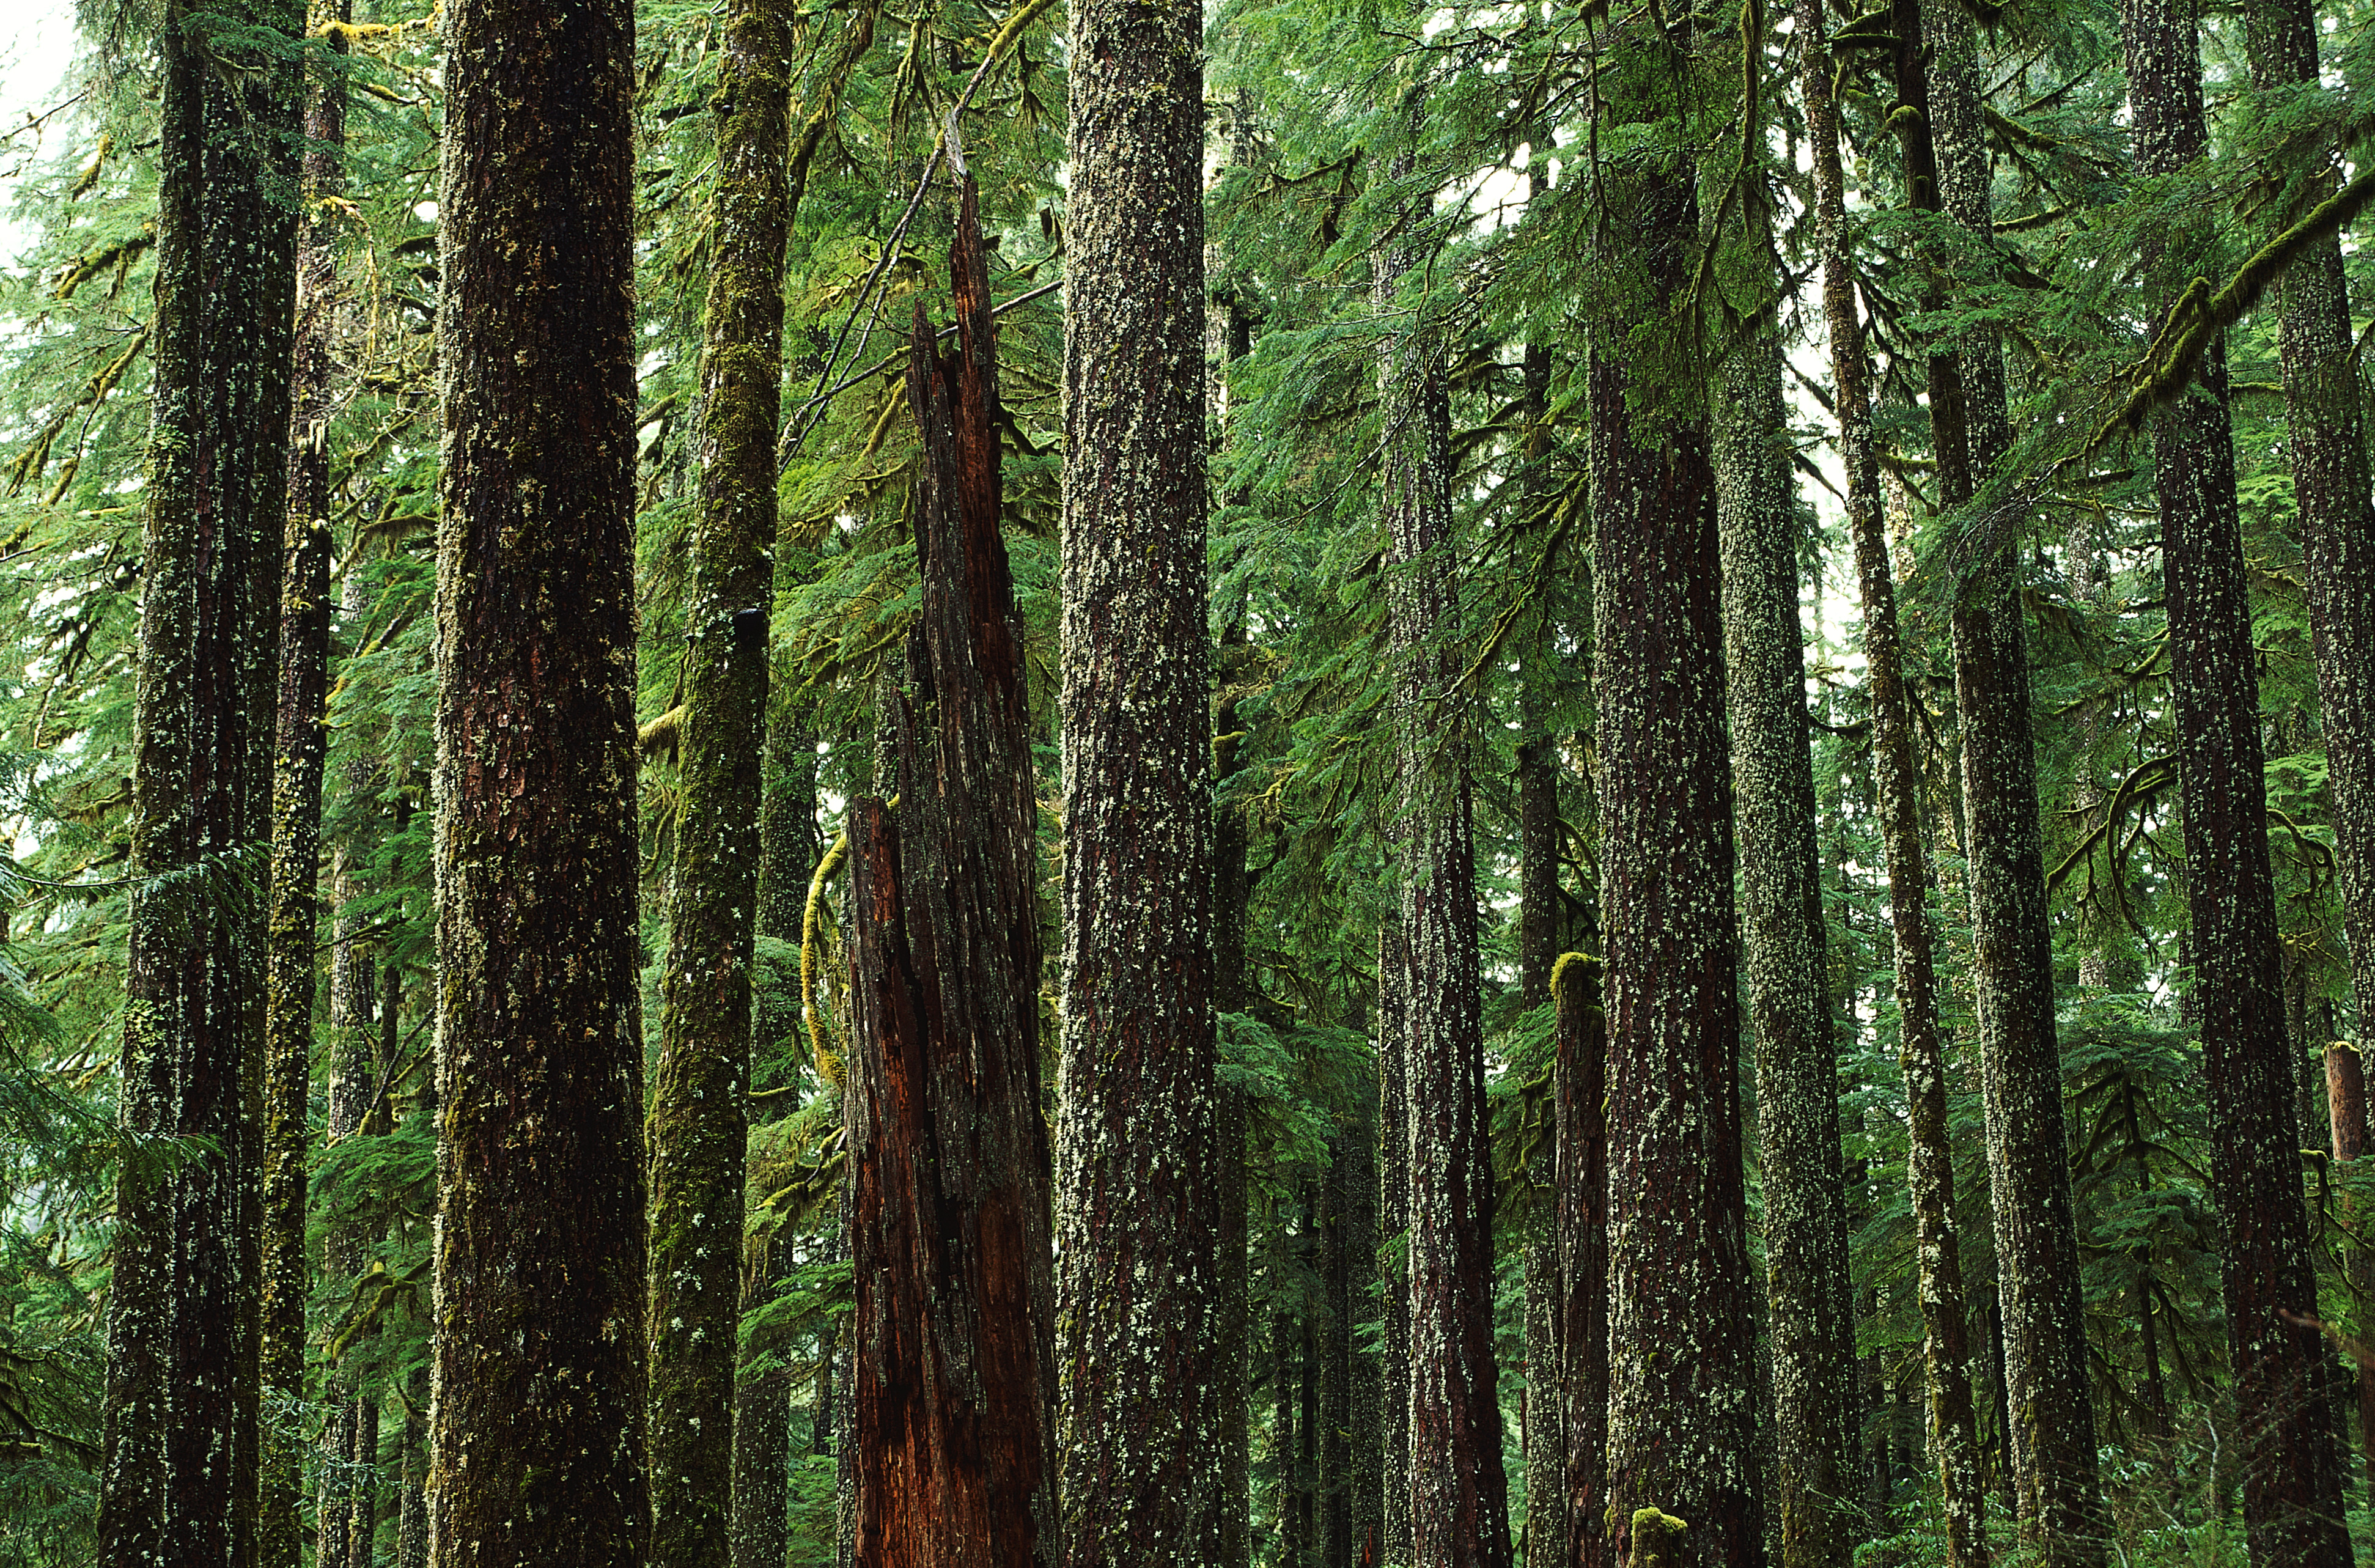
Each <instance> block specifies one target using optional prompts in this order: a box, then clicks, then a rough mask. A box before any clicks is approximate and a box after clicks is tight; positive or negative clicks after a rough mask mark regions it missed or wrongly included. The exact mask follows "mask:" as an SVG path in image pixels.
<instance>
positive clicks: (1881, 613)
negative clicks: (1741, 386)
mask: <svg viewBox="0 0 2375 1568" xmlns="http://www.w3.org/2000/svg"><path fill="white" fill-rule="evenodd" d="M1796 18H1797V28H1798V31H1799V34H1800V36H1801V37H1802V39H1803V40H1804V41H1805V49H1806V54H1805V65H1804V73H1803V77H1802V86H1803V90H1804V97H1805V102H1806V121H1807V128H1808V132H1809V139H1810V140H1812V142H1813V143H1814V189H1815V198H1814V221H1815V229H1816V233H1817V244H1818V245H1819V247H1820V249H1821V253H1822V268H1823V311H1824V316H1825V320H1826V324H1827V325H1828V328H1829V333H1830V342H1831V374H1832V385H1833V389H1834V404H1835V406H1836V408H1837V416H1838V421H1839V457H1840V466H1842V467H1843V468H1844V469H1845V470H1846V476H1845V477H1846V480H1847V515H1848V527H1849V533H1850V535H1851V536H1853V542H1854V547H1855V557H1856V574H1857V580H1858V584H1859V587H1860V591H1861V603H1862V608H1863V653H1864V667H1865V692H1866V696H1867V700H1868V701H1870V703H1871V705H1872V732H1873V783H1874V795H1875V796H1876V802H1877V806H1878V808H1879V817H1880V829H1881V841H1882V850H1883V855H1884V857H1885V860H1886V863H1887V870H1888V905H1889V938H1890V956H1891V961H1892V965H1893V968H1894V971H1895V974H1896V1019H1897V1065H1898V1067H1899V1068H1900V1070H1901V1072H1902V1074H1903V1077H1904V1080H1905V1104H1906V1128H1907V1150H1906V1183H1907V1188H1908V1196H1909V1197H1910V1200H1911V1207H1912V1209H1913V1222H1914V1254H1915V1259H1916V1267H1917V1277H1916V1279H1915V1284H1914V1290H1915V1294H1916V1297H1917V1299H1918V1300H1919V1302H1920V1307H1921V1321H1922V1329H1923V1334H1922V1366H1923V1373H1924V1375H1923V1383H1924V1385H1925V1388H1926V1392H1927V1398H1928V1407H1929V1421H1930V1447H1931V1455H1932V1462H1933V1466H1934V1468H1935V1469H1936V1472H1937V1475H1938V1486H1939V1494H1940V1503H1941V1508H1942V1511H1943V1514H1944V1518H1945V1521H1946V1553H1947V1562H1948V1564H1949V1568H1986V1564H1987V1562H1988V1554H1987V1491H1986V1482H1985V1480H1984V1477H1983V1476H1982V1474H1981V1469H1980V1462H1979V1418H1978V1415H1977V1413H1976V1410H1975V1408H1974V1406H1973V1403H1972V1397H1971V1372H1970V1326H1969V1315H1968V1311H1967V1307H1966V1305H1965V1297H1964V1288H1963V1262H1962V1241H1961V1237H1960V1236H1959V1234H1958V1233H1957V1232H1956V1224H1955V1164H1954V1149H1953V1146H1952V1144H1951V1142H1950V1141H1949V1138H1948V1132H1947V1122H1946V1063H1945V1053H1944V1045H1943V1043H1942V1037H1941V1035H1940V1032H1939V1026H1938V984H1937V969H1936V964H1937V937H1936V933H1935V932H1934V930H1933V929H1932V926H1931V924H1930V884H1929V867H1928V863H1927V860H1926V859H1925V856H1924V853H1923V848H1922V838H1921V795H1920V788H1921V779H1920V766H1919V763H1918V762H1917V760H1916V753H1915V742H1914V734H1913V714H1912V706H1911V699H1910V697H1909V696H1908V693H1907V691H1906V689H1905V660H1904V649H1903V645H1902V643H1901V642H1900V641H1899V638H1898V633H1897V624H1896V584H1895V582H1894V580H1893V578H1892V576H1891V573H1890V570H1889V560H1888V526H1887V517H1886V514H1885V509H1884V504H1883V496H1882V491H1881V478H1880V461H1879V448H1878V446H1877V444H1876V443H1875V442H1874V439H1873V410H1872V383H1871V370H1870V361H1869V360H1868V359H1867V358H1866V354H1865V348H1864V337H1863V327H1862V324H1861V322H1860V321H1859V320H1858V319H1857V315H1856V302H1855V277H1854V273H1853V270H1852V267H1851V265H1850V261H1849V232H1848V217H1847V182H1846V178H1845V172H1844V170H1843V169H1842V167H1841V162H1840V156H1839V117H1838V106H1837V103H1836V102H1835V101H1834V100H1833V98H1832V96H1831V73H1832V70H1833V63H1832V59H1831V55H1830V52H1829V51H1828V50H1827V49H1826V48H1825V47H1824V38H1825V30H1824V13H1823V9H1822V5H1821V0H1800V3H1799V5H1798V6H1797V7H1796Z"/></svg>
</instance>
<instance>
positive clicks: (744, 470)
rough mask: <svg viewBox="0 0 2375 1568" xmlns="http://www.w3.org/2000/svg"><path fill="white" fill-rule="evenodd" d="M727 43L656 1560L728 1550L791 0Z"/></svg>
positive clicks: (695, 591) (665, 1144)
mask: <svg viewBox="0 0 2375 1568" xmlns="http://www.w3.org/2000/svg"><path fill="white" fill-rule="evenodd" d="M722 43H723V49H722V51H721V53H720V54H719V58H718V67H717V69H718V84H717V89H716V91H715V93H713V94H712V95H711V97H710V106H711V108H712V109H713V110H714V111H715V113H716V115H717V175H716V184H715V189H714V192H713V195H712V198H711V203H710V213H711V223H710V242H709V256H710V274H709V298H708V302H707V308H706V310H705V311H704V312H703V321H702V348H701V431H700V437H699V440H700V452H701V509H700V512H699V513H698V514H697V516H696V518H695V521H694V525H693V530H692V593H691V602H690V603H689V604H688V605H687V607H686V611H685V632H686V637H685V659H684V689H685V694H684V723H683V726H682V729H681V731H680V733H679V743H678V768H679V796H680V799H681V801H682V808H681V814H680V816H679V821H678V824H677V831H676V865H675V875H674V878H673V882H672V887H671V894H672V896H671V898H670V901H669V907H668V961H667V966H666V968H665V970H664V971H663V978H662V981H661V998H662V999H661V1021H660V1040H661V1044H660V1061H659V1071H658V1074H657V1076H656V1078H655V1079H654V1080H653V1084H652V1103H651V1119H650V1122H649V1124H648V1126H647V1128H646V1138H647V1143H648V1148H649V1152H650V1161H651V1173H650V1182H651V1210H650V1215H651V1218H650V1223H651V1236H650V1246H651V1253H650V1270H651V1307H650V1313H649V1316H648V1318H647V1320H646V1321H647V1324H648V1326H649V1330H650V1334H651V1491H652V1545H651V1561H652V1562H653V1564H654V1568H714V1564H715V1563H717V1562H720V1561H722V1560H724V1559H725V1558H726V1557H727V1555H728V1554H729V1552H730V1550H731V1537H732V1528H731V1526H732V1520H733V1497H734V1487H733V1473H734V1460H733V1448H734V1361H735V1331H736V1325H737V1322H738V1307H739V1303H740V1284H741V1281H740V1267H739V1265H740V1259H741V1256H742V1181H743V1156H744V1144H745V1141H746V1138H747V1134H748V1130H749V1129H748V1124H747V1121H746V1111H745V1108H744V1095H745V1093H746V1092H747V1091H748V1089H749V1086H750V1014H751V997H750V973H751V961H752V954H751V944H752V938H753V934H754V928H755V918H756V909H757V891H758V889H757V883H758V868H759V862H760V856H761V853H762V844H761V843H760V811H761V788H760V783H761V742H762V736H763V731H764V725H765V721H766V715H767V625H768V620H769V619H770V616H771V614H772V609H773V599H774V543H775V431H776V425H777V422H778V417H779V415H780V413H781V388H782V383H783V372H784V292H783V272H784V242H785V235H786V224H787V221H788V212H787V193H786V173H785V163H784V159H785V149H786V141H787V137H788V115H789V112H790V91H791V88H790V72H791V62H790V53H791V25H790V18H789V16H788V6H786V5H785V4H784V0H731V3H730V4H728V5H727V7H726V14H725V18H724V27H723V37H722Z"/></svg>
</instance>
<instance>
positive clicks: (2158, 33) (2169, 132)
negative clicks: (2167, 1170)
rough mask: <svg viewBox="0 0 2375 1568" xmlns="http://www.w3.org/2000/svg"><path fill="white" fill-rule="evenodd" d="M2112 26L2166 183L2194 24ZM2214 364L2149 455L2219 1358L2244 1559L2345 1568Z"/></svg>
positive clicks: (2140, 16)
mask: <svg viewBox="0 0 2375 1568" xmlns="http://www.w3.org/2000/svg"><path fill="white" fill-rule="evenodd" d="M2120 20H2121V34H2122V37H2123V41H2124V43H2125V46H2126V55H2127V68H2128V105H2129V111H2130V121H2129V127H2130V135H2131V137H2132V139H2133V147H2134V152H2135V167H2136V172H2137V173H2138V174H2139V175H2142V176H2144V177H2145V178H2153V177H2156V176H2167V175H2169V174H2173V173H2175V172H2177V171H2179V170H2180V169H2183V168H2185V167H2186V166H2187V165H2189V164H2191V163H2192V162H2193V161H2195V160H2196V159H2200V158H2202V157H2203V156H2204V154H2205V153H2206V152H2207V151H2208V149H2209V142H2210V137H2209V128H2208V125H2207V124H2206V123H2205V120H2204V114H2203V105H2202V66H2201V54H2200V47H2201V46H2200V41H2199V32H2198V28H2199V25H2200V18H2199V17H2198V16H2197V14H2196V10H2195V6H2193V4H2192V0H2123V3H2122V5H2121V16H2120ZM2202 248H2203V247H2202V246H2201V244H2200V242H2199V240H2198V239H2197V238H2196V236H2195V234H2194V233H2193V232H2192V231H2190V230H2189V231H2183V232H2169V233H2165V234H2160V233H2156V234H2153V235H2150V236H2148V239H2147V242H2146V245H2145V277H2146V280H2147V287H2148V288H2149V289H2151V293H2150V295H2149V296H2148V308H2150V309H2155V310H2157V309H2158V308H2160V306H2161V302H2162V301H2173V300H2174V299H2175V298H2176V296H2177V295H2178V293H2179V292H2180V291H2181V290H2182V289H2184V288H2185V287H2186V280H2187V279H2188V278H2190V277H2192V275H2193V274H2194V272H2195V271H2196V270H2198V269H2200V267H2202V266H2203V265H2206V258H2205V257H2204V256H2203V255H2202V254H2201V253H2200V252H2201V250H2202ZM2226 360H2227V357H2226V349H2225V346H2224V344H2223V343H2218V342H2214V343H2213V344H2212V345H2211V346H2210V348H2208V350H2207V351H2206V352H2205V353H2204V355H2203V357H2202V360H2201V362H2200V363H2199V365H2198V366H2197V367H2196V369H2195V371H2194V376H2193V385H2192V387H2191V388H2190V389H2188V393H2187V395H2184V396H2182V397H2180V398H2178V399H2176V400H2174V401H2172V402H2169V403H2166V404H2164V405H2162V406H2161V407H2159V408H2158V409H2156V411H2155V413H2154V415H2153V418H2152V444H2153V488H2154V491H2155V493H2156V496H2157V498H2158V500H2159V501H2160V525H2161V561H2162V567H2163V572H2164V577H2165V580H2166V583H2167V585H2168V643H2169V674H2170V682H2169V684H2170V692H2171V696H2172V699H2173V703H2172V705H2173V707H2174V708H2175V710H2176V713H2175V717H2176V721H2177V764H2178V777H2179V784H2180V788H2181V789H2182V791H2183V793H2184V802H2185V811H2184V825H2185V867H2186V878H2187V882H2188V884H2189V887H2190V889H2191V896H2190V898H2189V900H2188V903H2189V907H2190V909H2191V911H2192V929H2193V934H2194V938H2195V941H2194V954H2195V962H2194V971H2193V991H2194V995H2195V996H2196V998H2197V1000H2198V1003H2199V1006H2200V1008H2201V1015H2202V1050H2203V1058H2204V1067H2205V1069H2206V1076H2207V1077H2208V1079H2209V1086H2210V1114H2211V1133H2212V1137H2211V1144H2212V1151H2211V1167H2210V1168H2211V1181H2212V1188H2213V1191H2214V1193H2215V1197H2216V1199H2217V1203H2218V1209H2219V1218H2220V1220H2221V1222H2222V1228H2223V1230H2224V1232H2225V1235H2224V1245H2222V1246H2221V1248H2220V1249H2219V1258H2220V1276H2221V1283H2222V1285H2223V1286H2224V1289H2225V1294H2226V1302H2227V1359H2228V1364H2229V1366H2230V1367H2232V1369H2233V1371H2234V1375H2235V1407H2236V1418H2237V1424H2238V1425H2239V1427H2240V1428H2241V1438H2242V1441H2243V1444H2245V1449H2246V1452H2245V1455H2244V1475H2245V1481H2244V1489H2243V1519H2244V1526H2245V1529H2246V1531H2247V1533H2248V1535H2249V1539H2250V1542H2251V1559H2252V1561H2253V1562H2257V1563H2263V1564H2285V1565H2286V1568H2291V1565H2294V1564H2300V1565H2304V1568H2306V1565H2310V1564H2318V1565H2330V1568H2347V1564H2348V1563H2349V1562H2351V1545H2350V1538H2349V1535H2348V1533H2347V1531H2346V1530H2345V1527H2344V1524H2343V1517H2342V1506H2343V1504H2342V1467H2341V1450H2340V1447H2339V1446H2338V1445H2337V1444H2336V1443H2335V1442H2334V1424H2333V1415H2334V1410H2333V1402H2332V1400H2331V1398H2330V1397H2329V1395H2328V1391H2327V1389H2326V1386H2325V1375H2324V1373H2325V1363H2326V1350H2325V1341H2324V1338H2323V1337H2322V1335H2321V1334H2320V1333H2319V1332H2318V1331H2317V1330H2316V1329H2315V1328H2314V1327H2311V1326H2308V1324H2307V1323H2305V1322H2304V1321H2303V1320H2304V1319H2313V1318H2314V1317H2315V1316H2316V1315H2317V1310H2318V1306H2317V1275H2316V1265H2315V1260H2314V1257H2313V1255H2312V1251H2311V1247H2312V1241H2311V1236H2310V1225H2309V1214H2308V1210H2307V1208H2306V1207H2305V1206H2304V1204H2303V1202H2302V1197H2301V1180H2300V1154H2299V1148H2300V1133H2299V1122H2298V1108H2297V1104H2296V1092H2295V1074H2294V1071H2293V1067H2292V1055H2291V1053H2292V1043H2291V1040H2290V1037H2289V1035H2288V1032H2287V1031H2286V1026H2285V1016H2284V996H2283V976H2284V957H2283V949H2282V947H2281V945H2280V941H2279V934H2278V926H2277V922H2276V890H2275V873H2274V870H2273V868H2272V867H2271V866H2270V863H2269V858H2268V832H2267V787H2266V783H2265V766H2266V756H2265V753H2264V750H2263V744H2262V741H2261V735H2260V683H2259V677H2258V672H2257V668H2256V657H2257V655H2256V654H2255V652H2254V649H2253V646H2252V640H2251V595H2250V591H2249V587H2248V578H2247V577H2246V574H2245V571H2244V565H2243V536H2242V525H2241V519H2240V513H2239V506H2238V503H2237V501H2236V495H2235V445H2234V433H2233V430H2232V428H2231V425H2230V422H2229V419H2228V416H2227V362H2226ZM2362 511H2363V500H2362ZM2339 794H2340V792H2339V791H2338V792H2337V796H2338V795H2339Z"/></svg>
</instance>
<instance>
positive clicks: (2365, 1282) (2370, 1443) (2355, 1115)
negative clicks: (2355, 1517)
mask: <svg viewBox="0 0 2375 1568" xmlns="http://www.w3.org/2000/svg"><path fill="white" fill-rule="evenodd" d="M2325 1103H2326V1111H2327V1114H2328V1116H2329V1118H2330V1119H2331V1121H2332V1123H2333V1134H2334V1159H2335V1161H2339V1162H2347V1161H2353V1160H2357V1158H2358V1157H2359V1156H2361V1155H2362V1154H2364V1153H2366V1152H2367V1074H2366V1069H2365V1066H2364V1063H2363V1060H2362V1058H2361V1057H2360V1056H2359V1054H2358V1049H2357V1046H2355V1045H2353V1044H2351V1043H2350V1042H2348V1041H2346V1040H2336V1041H2334V1042H2333V1043H2330V1044H2328V1045H2327V1046H2326V1048H2325ZM2363 1220H2364V1216H2363V1214H2362V1212H2361V1211H2360V1210H2359V1207H2358V1206H2357V1204H2355V1203H2352V1202H2351V1201H2350V1200H2349V1199H2347V1198H2345V1199H2344V1200H2343V1208H2342V1222H2343V1223H2344V1224H2345V1226H2348V1227H2349V1228H2351V1229H2352V1230H2354V1231H2355V1230H2357V1228H2358V1227H2359V1225H2360V1224H2361V1223H2362V1222H2363ZM2343 1269H2344V1273H2345V1278H2346V1279H2348V1280H2349V1283H2350V1286H2351V1288H2352V1290H2353V1291H2356V1292H2357V1295H2358V1297H2359V1299H2360V1300H2361V1301H2365V1300H2366V1299H2368V1298H2369V1297H2370V1296H2375V1252H2370V1250H2369V1248H2368V1247H2366V1246H2364V1245H2360V1244H2356V1243H2354V1244H2350V1245H2349V1247H2348V1250H2347V1251H2346V1252H2345V1254H2344V1256H2343ZM2365 1311H2366V1309H2365V1308H2364V1307H2361V1308H2359V1310H2358V1312H2357V1314H2355V1315H2354V1316H2355V1317H2356V1318H2357V1321H2356V1322H2355V1323H2354V1325H2353V1326H2354V1327H2355V1328H2356V1329H2357V1336H2356V1337H2357V1339H2358V1340H2359V1341H2360V1342H2361V1343H2362V1344H2363V1343H2365V1342H2367V1340H2368V1338H2369V1335H2368V1331H2367V1327H2366V1318H2365ZM2357 1391H2358V1442H2359V1446H2360V1447H2361V1448H2362V1449H2364V1450H2365V1452H2366V1468H2367V1491H2368V1495H2369V1497H2375V1367H2369V1366H2366V1365H2363V1364H2362V1365H2360V1366H2359V1367H2358V1369H2357Z"/></svg>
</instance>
